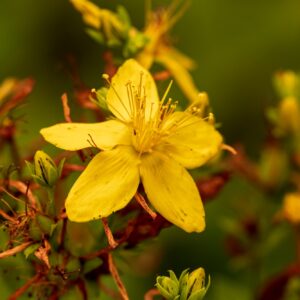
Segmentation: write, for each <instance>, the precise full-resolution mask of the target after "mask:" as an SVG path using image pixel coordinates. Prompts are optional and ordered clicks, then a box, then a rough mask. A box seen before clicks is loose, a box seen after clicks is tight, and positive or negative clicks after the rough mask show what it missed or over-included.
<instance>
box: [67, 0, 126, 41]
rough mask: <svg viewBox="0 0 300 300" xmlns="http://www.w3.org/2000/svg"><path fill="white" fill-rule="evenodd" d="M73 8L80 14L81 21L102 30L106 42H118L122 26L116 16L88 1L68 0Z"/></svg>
mask: <svg viewBox="0 0 300 300" xmlns="http://www.w3.org/2000/svg"><path fill="white" fill-rule="evenodd" d="M70 2H71V3H72V4H73V6H74V7H75V8H76V9H77V10H78V11H79V12H80V13H81V14H82V18H83V21H84V22H85V23H86V24H87V25H89V26H91V27H93V28H95V29H97V30H100V29H101V30H102V32H103V34H104V36H105V38H106V39H107V40H108V41H116V40H118V36H120V35H122V34H123V32H124V26H123V24H122V22H121V21H120V20H119V18H118V17H117V15H116V14H114V13H113V12H111V11H110V10H108V9H102V8H100V7H98V6H97V5H95V4H94V3H92V2H90V1H88V0H70Z"/></svg>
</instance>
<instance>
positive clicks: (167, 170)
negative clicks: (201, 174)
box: [140, 151, 205, 232]
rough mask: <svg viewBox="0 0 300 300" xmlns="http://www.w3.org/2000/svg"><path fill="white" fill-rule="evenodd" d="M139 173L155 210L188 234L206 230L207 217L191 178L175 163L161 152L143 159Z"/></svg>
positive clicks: (147, 155)
mask: <svg viewBox="0 0 300 300" xmlns="http://www.w3.org/2000/svg"><path fill="white" fill-rule="evenodd" d="M140 173H141V178H142V182H143V186H144V189H145V192H146V194H147V196H148V198H149V200H150V202H151V203H152V205H153V206H154V208H155V209H156V210H157V211H158V212H159V213H160V214H161V215H162V216H163V217H165V218H166V219H167V220H168V221H170V222H172V223H173V224H175V225H177V226H178V227H180V228H182V229H183V230H185V231H187V232H193V231H196V232H201V231H203V230H204V228H205V213H204V208H203V204H202V202H201V198H200V195H199V192H198V189H197V187H196V185H195V183H194V180H193V178H192V177H191V176H190V174H189V173H188V172H187V171H186V170H185V169H184V168H183V167H182V166H181V165H180V164H178V163H177V162H176V161H175V160H173V159H171V158H169V157H168V156H166V155H163V154H161V153H159V152H155V151H154V152H152V153H151V154H145V155H144V156H142V163H141V166H140Z"/></svg>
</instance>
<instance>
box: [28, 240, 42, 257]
mask: <svg viewBox="0 0 300 300" xmlns="http://www.w3.org/2000/svg"><path fill="white" fill-rule="evenodd" d="M39 247H40V244H39V243H37V244H32V245H30V246H29V247H27V248H26V249H25V250H24V255H25V257H26V259H28V257H29V256H30V255H31V254H32V253H34V252H35V251H36V250H37V249H38V248H39Z"/></svg>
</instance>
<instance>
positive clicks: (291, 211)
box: [283, 193, 300, 224]
mask: <svg viewBox="0 0 300 300" xmlns="http://www.w3.org/2000/svg"><path fill="white" fill-rule="evenodd" d="M283 216H284V217H285V219H287V220H288V221H289V222H291V223H293V224H300V194H299V193H289V194H286V195H285V197H284V200H283Z"/></svg>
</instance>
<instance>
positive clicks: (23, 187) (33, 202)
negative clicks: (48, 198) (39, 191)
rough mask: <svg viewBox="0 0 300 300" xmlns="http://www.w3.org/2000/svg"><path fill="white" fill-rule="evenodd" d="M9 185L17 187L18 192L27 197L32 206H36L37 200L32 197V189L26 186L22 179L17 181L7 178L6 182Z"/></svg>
mask: <svg viewBox="0 0 300 300" xmlns="http://www.w3.org/2000/svg"><path fill="white" fill-rule="evenodd" d="M1 183H2V182H1V180H0V185H1ZM8 184H9V186H10V187H14V188H15V189H17V190H18V191H19V192H21V193H22V194H23V195H24V196H26V197H27V199H28V200H29V203H30V205H31V206H32V207H33V208H36V207H37V206H36V205H37V200H36V198H35V197H34V195H33V193H32V191H31V190H30V189H29V188H28V186H27V185H26V184H25V183H23V182H22V181H18V180H9V182H8Z"/></svg>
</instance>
